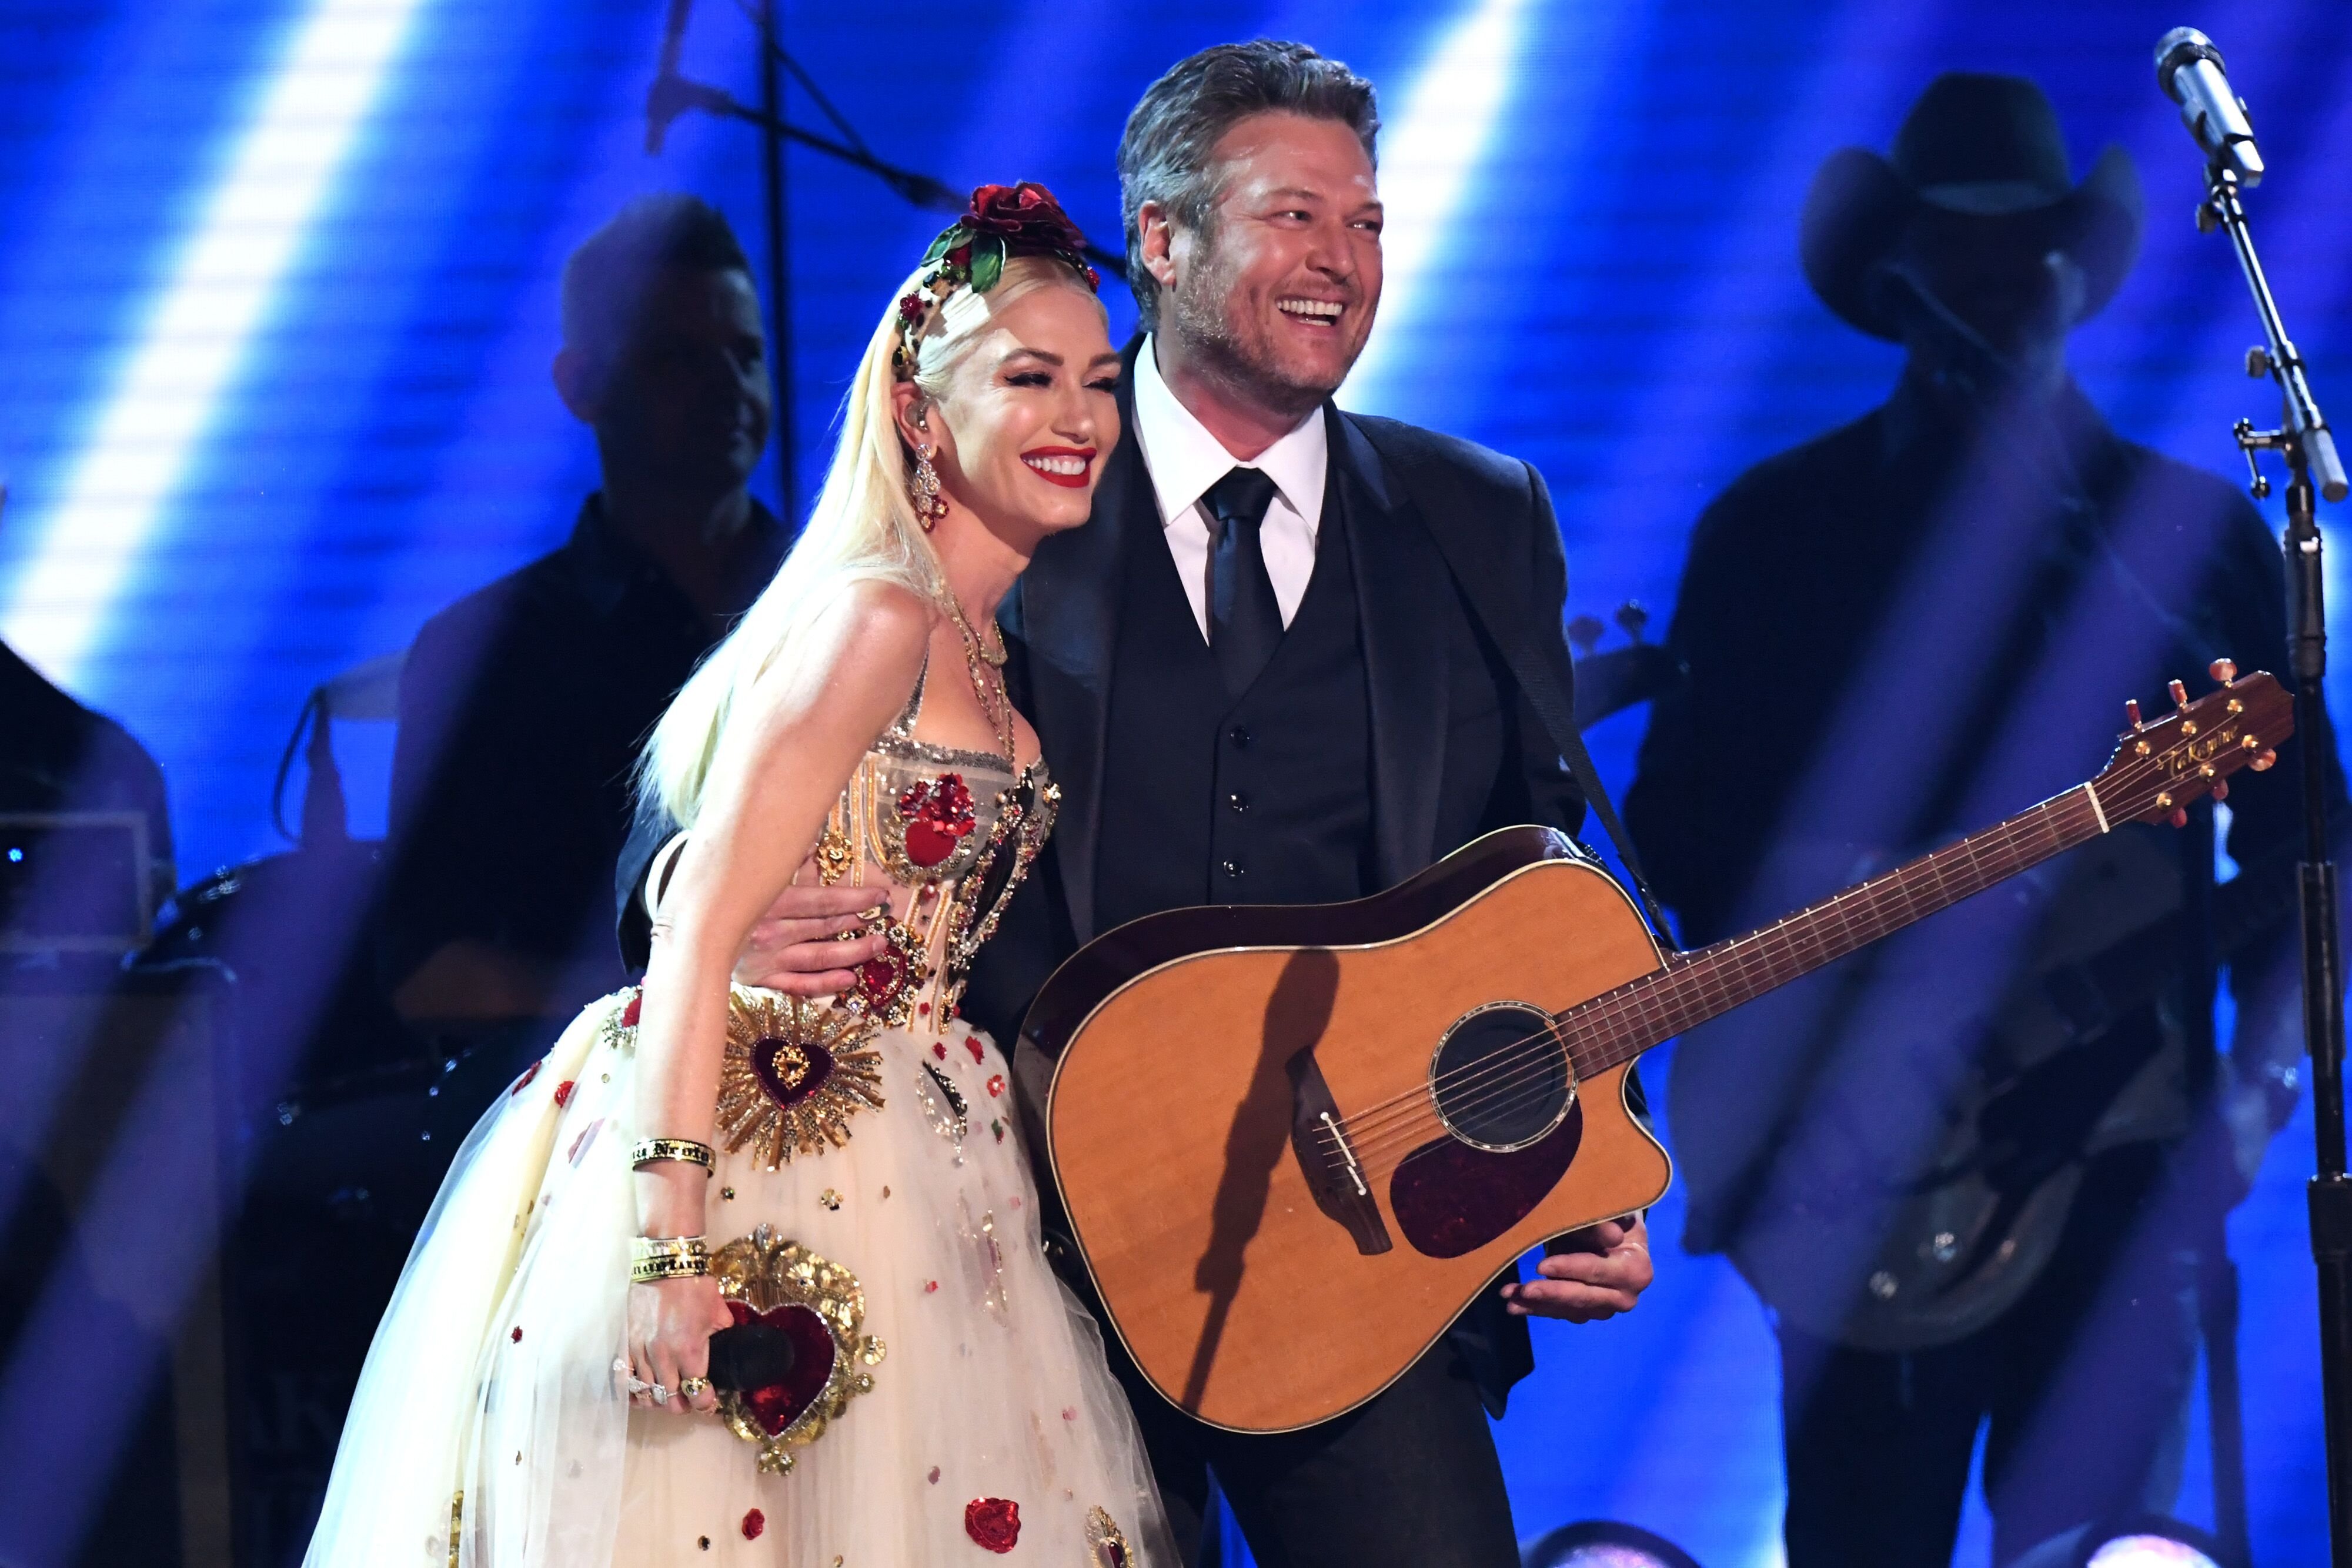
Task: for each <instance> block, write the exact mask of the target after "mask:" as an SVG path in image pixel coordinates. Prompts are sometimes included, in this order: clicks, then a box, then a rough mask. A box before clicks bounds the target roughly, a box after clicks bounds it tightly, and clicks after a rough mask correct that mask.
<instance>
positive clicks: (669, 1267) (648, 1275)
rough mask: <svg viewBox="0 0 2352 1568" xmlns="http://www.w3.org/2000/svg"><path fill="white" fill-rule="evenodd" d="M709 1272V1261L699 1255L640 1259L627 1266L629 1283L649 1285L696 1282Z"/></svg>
mask: <svg viewBox="0 0 2352 1568" xmlns="http://www.w3.org/2000/svg"><path fill="white" fill-rule="evenodd" d="M709 1272H710V1260H709V1258H707V1257H704V1256H703V1255H702V1254H700V1253H692V1254H688V1255H668V1256H663V1257H655V1258H640V1259H638V1260H636V1261H635V1262H634V1263H632V1264H630V1265H629V1282H630V1283H632V1284H635V1285H651V1284H656V1283H658V1282H659V1281H663V1280H698V1279H701V1278H702V1277H703V1276H704V1275H706V1274H709Z"/></svg>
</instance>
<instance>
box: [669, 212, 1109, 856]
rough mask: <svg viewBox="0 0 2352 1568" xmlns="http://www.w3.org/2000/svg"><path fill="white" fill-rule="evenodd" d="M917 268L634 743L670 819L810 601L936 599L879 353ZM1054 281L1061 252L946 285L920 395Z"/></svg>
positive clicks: (792, 639)
mask: <svg viewBox="0 0 2352 1568" xmlns="http://www.w3.org/2000/svg"><path fill="white" fill-rule="evenodd" d="M922 273H923V269H922V268H918V269H917V270H916V271H915V272H914V273H912V274H909V275H908V278H907V280H906V281H905V282H904V283H902V284H900V285H899V286H898V287H897V288H896V289H893V290H892V291H891V294H890V298H891V300H892V305H891V308H890V309H889V310H888V311H887V312H886V313H885V314H884V316H883V318H882V319H881V322H880V324H879V325H877V327H876V328H875V329H874V331H873V334H872V335H871V336H870V337H868V338H867V339H866V353H865V356H864V357H863V358H862V359H860V360H859V361H858V362H857V374H856V378H855V379H854V380H853V381H852V382H850V384H849V395H848V397H847V398H846V399H845V401H844V402H843V404H842V412H841V424H840V431H841V434H840V437H839V439H838V440H837V441H836V442H835V445H834V449H833V464H832V466H831V467H830V468H828V469H827V470H826V472H825V476H824V489H823V490H822V491H821V492H820V493H819V494H818V496H817V498H816V505H815V506H814V507H812V508H811V509H810V511H809V517H808V526H807V527H806V528H803V529H802V531H801V536H800V538H799V539H798V540H797V541H795V542H794V544H793V549H792V553H791V554H790V555H788V556H786V557H785V558H784V563H783V565H782V568H781V569H779V570H778V571H777V572H776V576H775V580H773V581H772V582H770V583H769V584H768V586H767V587H766V588H765V589H764V590H762V591H761V594H760V597H759V598H757V599H755V600H753V601H751V608H750V609H748V610H746V611H744V612H743V614H742V617H741V619H740V620H738V621H737V622H736V623H735V626H734V628H733V629H732V630H731V631H730V632H728V634H727V636H726V638H725V639H724V640H723V641H721V642H720V643H719V645H718V646H717V647H716V648H713V649H712V650H711V651H710V653H709V655H708V656H707V657H706V658H704V660H703V662H702V664H701V666H700V667H699V668H698V669H697V670H696V671H695V672H694V674H693V675H692V676H691V677H690V678H689V679H688V681H687V683H686V685H685V686H684V687H683V688H682V689H681V690H680V691H679V692H678V694H677V697H676V698H674V699H673V700H672V701H671V703H670V705H669V708H668V710H667V712H665V713H664V714H663V715H662V716H661V721H660V722H659V723H658V724H656V726H655V727H654V732H653V736H652V737H651V738H650V739H649V740H648V741H647V742H646V750H645V756H644V757H643V758H641V759H640V760H639V762H638V765H637V792H638V794H639V795H640V796H641V797H644V798H647V799H651V800H659V801H660V802H661V804H662V805H663V807H664V808H666V809H667V810H668V812H669V814H670V817H671V819H672V820H673V821H676V822H677V825H678V826H679V827H681V828H690V827H692V826H693V825H694V820H695V817H696V815H697V813H698V811H699V810H700V808H701V804H702V789H703V784H704V782H705V780H706V779H708V778H709V772H710V762H711V758H713V757H715V756H716V755H717V754H718V750H719V735H720V733H721V732H722V731H723V730H724V729H725V728H726V726H727V719H728V716H729V715H730V713H731V712H732V711H733V710H734V706H735V704H736V703H737V702H738V701H740V699H741V697H742V695H743V694H744V693H746V692H748V691H749V690H750V689H751V685H752V683H753V682H755V681H757V680H758V679H759V678H760V677H761V675H762V674H766V673H767V672H768V671H769V670H770V669H772V667H774V665H775V664H776V663H777V662H778V661H779V660H781V659H784V658H788V657H790V656H791V654H792V653H793V647H794V644H795V643H797V642H798V641H799V640H800V638H801V636H802V635H803V633H804V632H806V631H807V630H808V628H809V626H810V625H811V624H812V623H813V622H814V620H815V618H816V613H817V612H818V611H819V610H821V609H823V608H824V606H825V605H826V604H829V603H831V602H833V601H835V599H836V598H837V597H838V595H839V594H840V592H841V591H842V590H843V589H845V588H846V587H848V586H849V585H850V584H852V583H856V582H863V581H880V582H891V583H896V584H898V586H900V587H902V588H905V589H907V590H908V591H911V592H914V593H918V594H920V595H921V596H922V597H924V598H925V599H928V600H930V601H933V602H934V603H937V604H939V605H940V606H941V607H942V609H944V608H945V605H946V602H947V597H946V596H947V584H946V580H945V579H944V578H943V577H942V576H941V575H940V559H939V556H938V555H937V554H936V553H935V552H934V551H933V550H932V549H931V544H930V539H929V537H928V536H927V535H926V534H925V533H924V531H923V527H922V524H921V522H920V520H919V519H918V518H917V517H916V516H915V507H914V502H913V501H912V500H911V499H910V498H909V497H908V492H907V482H908V477H909V476H910V474H911V471H912V468H911V465H912V458H913V455H912V454H911V453H909V452H908V450H907V444H906V443H905V441H904V440H903V439H902V438H901V437H900V436H899V434H898V422H897V412H898V409H897V399H896V397H895V395H894V393H893V390H892V389H893V386H894V384H895V377H894V376H893V374H892V371H891V365H890V359H891V350H894V349H895V348H897V347H898V305H897V301H898V299H899V298H901V297H902V296H904V295H907V294H909V293H912V292H914V290H915V289H916V288H917V287H919V285H920V283H921V279H922ZM1055 283H1059V284H1062V285H1065V286H1066V287H1075V288H1081V289H1082V288H1084V287H1086V286H1085V283H1084V282H1083V280H1081V279H1080V278H1079V277H1078V276H1077V275H1076V273H1075V272H1073V271H1072V270H1071V268H1070V267H1068V266H1067V265H1066V264H1065V263H1063V262H1061V261H1058V260H1055V259H1053V258H1050V257H1045V256H1015V257H1013V258H1012V259H1011V260H1009V261H1007V262H1006V263H1005V267H1004V273H1003V277H1001V278H1000V279H999V280H998V281H997V284H996V286H995V287H992V288H991V289H989V290H988V291H987V292H986V293H985V294H982V293H980V292H979V291H977V290H975V289H972V288H970V287H965V288H960V289H958V290H956V292H955V293H954V294H953V295H951V296H950V297H949V298H948V301H947V303H946V304H945V305H944V306H942V307H941V308H940V311H939V318H938V321H937V323H936V324H935V325H934V326H933V327H932V329H930V330H929V331H928V332H926V333H925V334H924V336H923V339H922V340H921V343H920V345H919V350H918V351H917V354H916V360H915V374H914V380H915V387H916V390H917V391H919V392H921V393H922V395H923V397H924V398H925V399H927V400H929V401H932V402H936V401H938V400H939V398H940V396H941V395H942V394H943V393H944V392H946V390H947V386H948V382H949V381H950V378H951V377H952V376H953V374H954V371H955V369H956V366H957V364H958V363H959V362H960V361H961V360H962V358H963V355H964V353H965V352H966V351H967V350H969V349H970V347H971V343H972V342H973V341H974V340H975V339H976V338H977V337H978V335H979V329H981V328H982V327H983V326H984V325H985V324H986V323H987V321H988V320H989V319H990V317H991V316H992V314H993V313H994V312H995V311H998V310H1001V309H1003V308H1005V307H1006V306H1008V305H1010V304H1012V303H1013V301H1014V300H1015V299H1018V298H1021V297H1023V296H1024V295H1026V294H1028V293H1029V292H1031V291H1032V290H1033V289H1035V288H1040V287H1047V286H1050V285H1053V284H1055ZM1090 298H1091V296H1090ZM1097 308H1099V302H1097Z"/></svg>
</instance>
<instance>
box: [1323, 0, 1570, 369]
mask: <svg viewBox="0 0 2352 1568" xmlns="http://www.w3.org/2000/svg"><path fill="white" fill-rule="evenodd" d="M1526 5H1527V0H1473V4H1472V5H1470V7H1469V8H1468V9H1467V11H1466V12H1465V14H1464V15H1463V16H1462V17H1461V19H1460V20H1458V21H1456V22H1454V24H1452V26H1451V27H1450V29H1449V30H1448V31H1447V32H1446V34H1445V35H1444V41H1443V42H1442V43H1440V44H1439V45H1438V47H1437V50H1436V52H1435V53H1434V54H1433V55H1432V56H1431V57H1430V61H1429V63H1428V64H1427V65H1426V66H1424V67H1423V68H1422V72H1421V75H1420V76H1419V77H1417V78H1414V80H1413V84H1412V90H1411V91H1410V92H1409V93H1408V94H1407V95H1406V96H1405V99H1404V110H1403V112H1402V113H1401V114H1399V115H1398V116H1396V118H1395V119H1393V120H1391V121H1389V123H1388V126H1387V128H1386V129H1384V130H1383V131H1381V204H1383V205H1384V206H1385V207H1386V208H1387V211H1388V224H1387V227H1386V230H1385V231H1384V233H1383V235H1382V236H1381V250H1382V261H1383V263H1384V266H1383V267H1382V272H1383V274H1384V276H1385V282H1384V283H1383V285H1382V287H1381V313H1380V319H1379V320H1378V321H1377V322H1376V323H1375V325H1374V326H1373V329H1372V338H1371V341H1370V343H1369V344H1368V345H1366V347H1365V350H1364V355H1363V358H1362V359H1360V360H1359V361H1357V362H1356V368H1355V371H1354V373H1353V374H1351V375H1350V376H1349V378H1348V404H1349V407H1351V408H1362V409H1367V410H1377V409H1379V408H1381V406H1382V405H1383V403H1384V402H1385V401H1386V400H1387V398H1388V396H1389V394H1390V392H1391V388H1392V387H1394V386H1395V385H1397V384H1398V382H1397V378H1398V377H1399V376H1401V375H1404V374H1409V373H1410V371H1411V368H1412V354H1411V353H1410V352H1408V351H1406V346H1405V345H1402V338H1403V336H1404V333H1405V332H1406V330H1407V329H1409V328H1410V327H1411V325H1412V318H1413V316H1414V314H1415V306H1416V304H1417V302H1418V301H1419V300H1420V299H1421V298H1423V295H1424V288H1423V285H1424V282H1425V280H1426V279H1427V278H1428V277H1429V273H1430V269H1431V264H1432V263H1433V261H1435V260H1436V259H1437V256H1438V254H1439V244H1440V241H1441V239H1442V238H1443V236H1444V235H1445V234H1446V233H1447V232H1448V229H1449V227H1450V224H1451V220H1452V218H1453V214H1454V208H1455V207H1456V206H1457V205H1458V204H1460V202H1461V199H1462V195H1463V193H1464V192H1465V191H1466V190H1467V189H1468V188H1469V185H1470V182H1471V178H1472V176H1473V174H1474V173H1475V171H1476V169H1477V167H1478V164H1479V162H1480V161H1481V160H1482V159H1483V158H1484V157H1485V156H1486V144H1487V142H1488V141H1489V140H1490V139H1491V138H1492V137H1493V135H1494V130H1495V122H1496V119H1497V118H1499V116H1500V115H1501V113H1502V109H1503V102H1504V99H1506V98H1507V96H1508V94H1509V91H1510V87H1511V83H1512V79H1513V78H1514V76H1515V75H1516V73H1517V59H1516V58H1515V53H1516V50H1517V46H1518V41H1519V20H1520V15H1521V13H1522V12H1523V11H1524V10H1525V9H1526Z"/></svg>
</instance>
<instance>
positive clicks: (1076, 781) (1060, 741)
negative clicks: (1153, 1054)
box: [1005, 339, 1160, 942]
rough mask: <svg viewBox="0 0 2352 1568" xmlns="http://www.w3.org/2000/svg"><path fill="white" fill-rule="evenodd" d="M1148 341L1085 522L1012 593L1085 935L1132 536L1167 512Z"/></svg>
mask: <svg viewBox="0 0 2352 1568" xmlns="http://www.w3.org/2000/svg"><path fill="white" fill-rule="evenodd" d="M1142 341H1143V340H1141V339H1137V340H1135V342H1132V343H1129V345H1128V350H1127V354H1126V356H1125V358H1126V361H1127V371H1128V374H1127V375H1126V376H1124V377H1122V378H1121V380H1120V382H1119V392H1118V403H1119V416H1120V421H1121V424H1120V428H1121V432H1122V434H1121V435H1120V438H1119V443H1118V446H1117V447H1115V448H1113V449H1112V452H1111V455H1110V458H1109V460H1108V462H1106V463H1105V464H1104V465H1103V476H1102V480H1101V482H1100V483H1099V484H1098V485H1097V486H1096V489H1095V504H1094V510H1093V512H1092V514H1091V516H1090V517H1088V520H1087V525H1086V527H1084V528H1073V529H1071V530H1070V531H1069V532H1068V533H1066V534H1059V535H1056V536H1055V537H1054V538H1049V539H1047V540H1046V541H1045V543H1044V544H1043V545H1041V546H1040V547H1038V550H1037V554H1036V555H1035V557H1034V559H1032V560H1031V561H1030V563H1029V570H1027V571H1025V572H1024V573H1023V574H1022V576H1021V580H1020V581H1019V582H1018V583H1016V584H1015V585H1014V588H1013V593H1011V594H1008V595H1007V596H1006V599H1007V601H1008V603H1009V605H1010V607H1011V608H1010V613H1009V614H1008V615H1007V616H1006V618H1005V619H1006V622H1007V624H1008V628H1009V630H1011V632H1013V636H1015V637H1016V638H1018V639H1019V641H1020V643H1021V653H1022V662H1023V675H1024V683H1023V684H1024V686H1025V687H1026V691H1025V693H1024V695H1025V698H1026V701H1027V704H1028V709H1027V711H1028V716H1029V721H1030V723H1032V724H1034V725H1035V726H1036V727H1037V736H1038V739H1039V741H1040V743H1041V744H1042V745H1043V746H1044V747H1045V762H1046V766H1047V767H1049V768H1052V769H1053V773H1054V778H1055V781H1056V782H1057V783H1059V784H1060V785H1061V788H1062V810H1061V815H1060V817H1059V818H1058V820H1057V825H1056V826H1055V830H1054V855H1055V862H1056V863H1057V864H1058V866H1059V867H1060V871H1061V883H1062V889H1063V893H1064V896H1065V897H1066V899H1067V901H1068V904H1069V913H1070V925H1071V927H1072V929H1073V930H1075V931H1076V933H1077V938H1078V940H1079V941H1081V942H1084V941H1086V940H1087V938H1088V937H1090V936H1093V935H1094V934H1095V852H1096V847H1097V844H1098V843H1099V842H1100V841H1101V830H1102V784H1103V747H1104V739H1105V737H1106V735H1107V734H1108V728H1109V723H1108V720H1109V711H1110V682H1111V653H1112V649H1113V647H1114V645H1115V643H1116V641H1117V637H1118V625H1117V620H1118V597H1119V591H1120V587H1121V584H1122V581H1123V576H1124V565H1125V561H1126V541H1127V539H1128V538H1129V535H1130V534H1131V533H1132V532H1134V531H1135V530H1137V529H1148V528H1156V527H1157V526H1158V524H1159V519H1160V511H1159V501H1158V499H1157V498H1156V497H1155V496H1154V494H1153V492H1152V488H1151V476H1150V475H1149V474H1148V473H1146V472H1145V470H1144V466H1143V451H1142V448H1141V447H1140V446H1139V444H1137V442H1136V440H1135V436H1134V434H1133V433H1134V429H1135V398H1134V393H1133V392H1131V391H1130V390H1129V389H1130V387H1131V385H1132V380H1131V378H1132V376H1133V372H1134V368H1135V354H1136V350H1137V348H1138V346H1139V344H1140V343H1141V342H1142Z"/></svg>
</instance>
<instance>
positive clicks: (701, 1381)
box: [677, 1377, 710, 1399]
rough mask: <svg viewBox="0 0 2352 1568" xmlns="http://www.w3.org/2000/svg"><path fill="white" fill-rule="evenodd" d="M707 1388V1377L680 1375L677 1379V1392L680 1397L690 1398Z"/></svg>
mask: <svg viewBox="0 0 2352 1568" xmlns="http://www.w3.org/2000/svg"><path fill="white" fill-rule="evenodd" d="M709 1389H710V1379H709V1378H707V1377H681V1378H679V1379H678V1380H677V1394H678V1397H679V1398H681V1399H692V1398H694V1397H696V1396H698V1395H702V1394H706V1393H708V1392H709Z"/></svg>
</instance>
